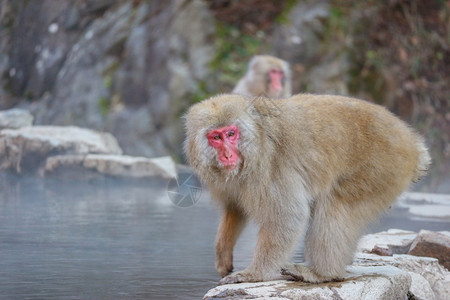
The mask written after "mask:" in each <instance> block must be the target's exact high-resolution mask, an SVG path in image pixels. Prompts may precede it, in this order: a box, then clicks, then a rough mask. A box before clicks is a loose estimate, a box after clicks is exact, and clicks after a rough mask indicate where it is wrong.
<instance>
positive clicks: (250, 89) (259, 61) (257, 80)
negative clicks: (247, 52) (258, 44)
mask: <svg viewBox="0 0 450 300" xmlns="http://www.w3.org/2000/svg"><path fill="white" fill-rule="evenodd" d="M274 68H276V69H281V70H282V71H283V73H284V76H285V79H284V83H283V90H282V91H280V92H278V93H274V92H271V91H270V89H269V78H268V72H269V71H270V70H271V69H274ZM233 93H235V94H240V95H244V96H266V97H269V98H285V97H289V96H291V94H292V91H291V70H290V67H289V63H288V62H287V61H284V60H282V59H279V58H276V57H274V56H270V55H256V56H254V57H253V58H252V59H251V60H250V63H249V64H248V70H247V73H246V74H245V76H244V77H242V79H241V80H239V82H238V84H237V85H236V87H235V88H234V90H233Z"/></svg>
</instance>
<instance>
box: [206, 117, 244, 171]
mask: <svg viewBox="0 0 450 300" xmlns="http://www.w3.org/2000/svg"><path fill="white" fill-rule="evenodd" d="M206 137H207V138H208V143H209V145H210V146H211V147H213V148H214V149H216V150H217V156H218V158H219V161H220V162H221V164H222V165H223V166H224V167H225V168H227V169H228V170H234V169H235V168H236V167H237V166H238V163H239V152H238V150H237V149H236V145H237V143H238V141H239V128H237V126H235V125H231V126H226V127H222V128H217V129H214V130H211V131H209V132H208V133H207V134H206Z"/></svg>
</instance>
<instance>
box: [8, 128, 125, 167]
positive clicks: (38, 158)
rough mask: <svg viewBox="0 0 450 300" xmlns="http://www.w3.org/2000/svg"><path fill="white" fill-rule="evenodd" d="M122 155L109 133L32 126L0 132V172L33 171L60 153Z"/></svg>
mask: <svg viewBox="0 0 450 300" xmlns="http://www.w3.org/2000/svg"><path fill="white" fill-rule="evenodd" d="M92 153H95V154H121V153H122V150H121V149H120V147H119V145H118V143H117V141H116V139H115V138H114V137H113V136H112V135H111V134H109V133H102V132H97V131H93V130H89V129H83V128H78V127H58V126H35V127H22V128H20V129H3V130H2V131H0V170H11V171H15V172H17V173H22V172H25V173H28V172H31V173H33V172H35V171H36V170H37V169H38V168H39V167H40V165H41V164H42V163H43V162H45V160H46V159H47V157H49V156H54V155H62V154H92Z"/></svg>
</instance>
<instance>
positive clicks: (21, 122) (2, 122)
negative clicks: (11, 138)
mask: <svg viewBox="0 0 450 300" xmlns="http://www.w3.org/2000/svg"><path fill="white" fill-rule="evenodd" d="M33 119H34V118H33V116H32V115H31V114H30V112H29V111H27V110H24V109H17V108H15V109H9V110H3V111H0V130H1V129H5V128H12V129H16V128H20V127H26V126H31V125H33Z"/></svg>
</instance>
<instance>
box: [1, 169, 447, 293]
mask: <svg viewBox="0 0 450 300" xmlns="http://www.w3.org/2000/svg"><path fill="white" fill-rule="evenodd" d="M218 219H219V213H218V210H217V208H216V207H214V206H213V205H212V204H211V203H210V201H209V195H208V193H207V192H206V191H205V190H203V192H202V194H201V198H200V200H199V201H198V202H197V203H196V205H194V206H191V207H184V208H183V207H178V206H176V205H174V204H173V203H172V202H171V200H170V199H169V197H168V194H167V182H164V181H158V182H147V183H144V182H141V183H140V184H130V183H123V182H119V181H117V180H113V179H105V180H93V181H73V180H72V181H71V180H57V179H46V180H43V179H36V178H22V179H17V178H10V177H4V176H2V177H0V299H199V298H201V297H202V296H203V295H204V294H205V293H206V292H207V291H208V290H209V289H211V288H213V287H214V286H216V284H217V281H218V280H219V276H218V274H217V273H216V271H215V269H214V238H215V233H216V229H217V224H218ZM449 225H450V222H444V221H441V222H430V221H417V220H416V221H412V220H410V219H409V217H408V215H407V214H406V213H405V212H403V211H398V210H395V209H394V210H392V211H391V213H390V214H388V215H386V216H384V217H383V219H382V220H381V221H380V222H378V223H377V224H375V225H374V226H372V227H371V229H370V230H369V232H377V231H380V230H386V229H388V228H401V229H410V230H415V231H417V230H419V229H430V230H445V229H448V228H449ZM255 243H256V228H255V226H253V225H250V226H249V228H247V229H246V230H245V231H244V233H243V236H242V237H241V238H240V240H239V242H238V244H237V246H236V251H235V268H236V269H242V268H244V267H246V266H247V264H249V262H250V260H251V255H252V252H253V248H254V245H255ZM301 256H302V250H301V247H300V246H299V247H298V249H297V251H296V253H295V259H296V260H301Z"/></svg>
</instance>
